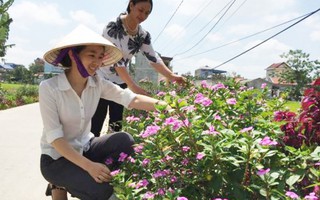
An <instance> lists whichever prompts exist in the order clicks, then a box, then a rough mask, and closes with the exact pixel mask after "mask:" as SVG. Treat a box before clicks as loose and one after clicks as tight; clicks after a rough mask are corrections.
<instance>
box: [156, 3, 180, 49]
mask: <svg viewBox="0 0 320 200" xmlns="http://www.w3.org/2000/svg"><path fill="white" fill-rule="evenodd" d="M183 1H184V0H182V1H181V2H180V4H179V5H178V7H177V8H176V10H175V11H174V13H173V14H172V15H171V17H170V19H169V20H168V22H167V23H166V24H165V25H164V27H163V29H162V30H161V31H160V33H159V34H158V35H157V37H156V39H155V40H154V41H153V43H154V44H155V42H156V41H157V39H158V38H159V36H160V35H161V34H162V32H163V31H164V29H165V28H166V27H167V26H168V24H169V23H170V21H171V20H172V18H173V17H174V16H175V14H176V13H177V11H178V10H179V8H180V6H181V4H182V3H183Z"/></svg>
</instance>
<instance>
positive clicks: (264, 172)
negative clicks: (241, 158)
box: [257, 168, 270, 176]
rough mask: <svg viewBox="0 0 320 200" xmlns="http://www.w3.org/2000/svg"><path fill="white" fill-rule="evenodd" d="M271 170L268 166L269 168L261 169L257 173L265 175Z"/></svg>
mask: <svg viewBox="0 0 320 200" xmlns="http://www.w3.org/2000/svg"><path fill="white" fill-rule="evenodd" d="M269 171H270V168H268V169H260V170H259V171H258V172H257V174H258V175H259V176H263V175H265V174H267V173H268V172H269Z"/></svg>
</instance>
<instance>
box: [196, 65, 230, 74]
mask: <svg viewBox="0 0 320 200" xmlns="http://www.w3.org/2000/svg"><path fill="white" fill-rule="evenodd" d="M196 70H208V71H210V72H212V73H214V74H223V73H227V71H224V70H217V69H213V68H212V67H209V66H208V65H206V66H202V67H199V68H198V69H196Z"/></svg>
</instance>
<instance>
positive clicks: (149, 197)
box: [143, 191, 155, 199]
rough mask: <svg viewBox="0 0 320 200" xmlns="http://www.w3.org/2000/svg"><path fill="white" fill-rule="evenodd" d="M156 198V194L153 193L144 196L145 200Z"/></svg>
mask: <svg viewBox="0 0 320 200" xmlns="http://www.w3.org/2000/svg"><path fill="white" fill-rule="evenodd" d="M154 196H155V194H153V193H152V192H150V191H149V192H147V193H145V194H144V195H143V199H153V198H154Z"/></svg>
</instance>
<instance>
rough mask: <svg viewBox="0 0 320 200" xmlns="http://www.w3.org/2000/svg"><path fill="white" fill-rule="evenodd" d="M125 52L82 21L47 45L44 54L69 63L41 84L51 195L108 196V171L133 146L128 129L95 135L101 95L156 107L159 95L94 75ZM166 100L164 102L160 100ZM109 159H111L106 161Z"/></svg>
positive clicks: (44, 162)
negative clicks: (93, 121)
mask: <svg viewBox="0 0 320 200" xmlns="http://www.w3.org/2000/svg"><path fill="white" fill-rule="evenodd" d="M121 57H122V55H121V52H120V51H119V50H118V49H117V48H116V47H115V46H114V45H113V44H112V43H110V42H109V41H108V40H106V39H105V38H103V37H102V36H101V35H99V34H96V33H94V32H93V31H91V30H90V29H88V28H86V27H84V26H79V27H78V28H76V29H75V30H74V31H72V32H71V33H70V34H69V35H67V36H66V37H64V38H63V39H62V41H61V42H60V43H58V45H57V46H56V47H55V48H53V49H51V50H49V51H48V52H47V53H46V54H45V55H44V59H45V61H46V62H48V63H50V64H53V65H60V66H63V67H65V68H67V69H66V70H65V72H64V73H62V74H60V75H58V76H55V77H52V78H50V79H47V80H44V81H42V82H41V84H40V86H39V104H40V112H41V116H42V121H43V132H42V137H41V162H40V165H41V167H40V169H41V173H42V175H43V177H44V178H45V179H46V180H47V181H48V182H49V183H50V185H49V187H48V190H49V192H51V194H52V198H53V199H59V200H62V199H67V195H66V191H68V192H70V193H71V195H73V196H75V197H77V198H79V199H81V200H93V199H95V200H107V199H108V198H109V197H110V196H111V195H112V193H113V188H112V186H111V185H110V184H109V182H110V181H111V180H112V177H111V174H110V171H112V170H114V169H117V167H118V165H119V163H118V162H117V161H118V158H119V155H120V153H125V154H127V155H130V154H131V153H132V152H133V148H132V144H133V142H134V141H133V138H132V136H131V135H129V134H128V133H125V132H117V133H113V134H108V135H104V136H102V137H94V135H93V134H92V133H91V132H90V128H91V118H92V116H93V114H94V112H95V110H96V108H97V105H98V102H99V99H100V98H103V99H108V100H111V101H114V102H117V103H119V104H121V105H123V106H125V107H127V108H136V109H142V110H155V107H154V105H155V103H156V102H158V100H156V99H153V98H150V97H147V96H143V95H137V94H135V93H133V92H132V91H130V90H123V89H121V88H120V87H119V86H117V85H115V84H113V83H111V82H110V81H107V80H104V79H101V78H100V77H99V76H96V75H95V74H96V70H97V69H98V68H99V67H100V66H101V65H103V66H105V65H110V64H113V63H115V62H117V61H118V60H119V59H120V58H121ZM160 103H163V102H160ZM106 159H109V160H110V159H112V160H113V163H112V164H110V165H108V166H107V165H106V164H105V161H106Z"/></svg>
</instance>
